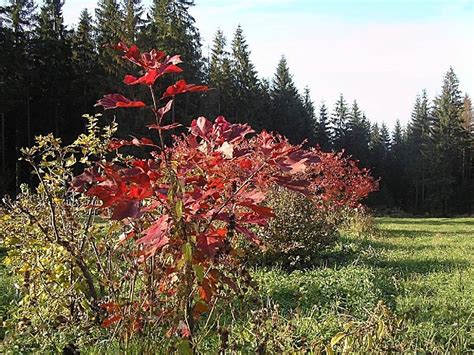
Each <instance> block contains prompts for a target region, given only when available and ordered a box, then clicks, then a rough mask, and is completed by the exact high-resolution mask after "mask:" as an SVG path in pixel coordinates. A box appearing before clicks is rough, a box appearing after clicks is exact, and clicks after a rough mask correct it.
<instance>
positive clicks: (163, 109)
mask: <svg viewBox="0 0 474 355" xmlns="http://www.w3.org/2000/svg"><path fill="white" fill-rule="evenodd" d="M172 106H173V100H169V101H168V102H167V103H166V105H165V106H163V107H160V108H159V109H158V111H157V113H158V116H159V117H160V120H159V122H160V123H161V120H162V119H163V117H164V115H165V114H166V113H168V112H169V111H170V110H171V107H172Z"/></svg>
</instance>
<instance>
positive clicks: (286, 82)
mask: <svg viewBox="0 0 474 355" xmlns="http://www.w3.org/2000/svg"><path fill="white" fill-rule="evenodd" d="M271 104H272V109H271V120H272V123H271V129H272V130H275V131H277V132H279V133H281V134H283V135H284V136H286V137H287V138H288V139H289V140H290V141H291V142H301V141H303V140H304V139H306V138H308V135H309V134H311V132H312V129H311V128H312V126H311V122H310V121H307V120H306V119H305V109H304V106H303V101H302V99H301V96H300V95H299V93H298V90H297V89H296V86H295V83H294V82H293V77H292V75H291V74H290V69H289V67H288V63H287V61H286V58H285V57H284V56H283V57H282V58H281V59H280V62H279V63H278V66H277V69H276V73H275V75H274V77H273V81H272V84H271Z"/></svg>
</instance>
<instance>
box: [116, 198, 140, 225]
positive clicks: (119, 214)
mask: <svg viewBox="0 0 474 355" xmlns="http://www.w3.org/2000/svg"><path fill="white" fill-rule="evenodd" d="M138 207H139V203H138V201H133V200H132V201H124V202H120V203H118V204H117V205H115V206H114V207H113V209H112V211H113V213H112V217H110V219H112V220H115V221H120V220H122V219H124V218H135V217H137V216H138V214H139V212H140V209H139V208H138Z"/></svg>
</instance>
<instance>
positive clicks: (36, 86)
mask: <svg viewBox="0 0 474 355" xmlns="http://www.w3.org/2000/svg"><path fill="white" fill-rule="evenodd" d="M194 4H195V2H194V1H193V0H154V1H152V3H143V5H142V1H140V0H100V1H98V3H97V7H96V9H95V18H94V19H92V16H91V14H89V13H87V12H85V11H84V12H82V13H81V14H80V16H79V17H78V25H77V27H76V28H74V29H72V28H70V27H69V28H68V27H66V26H65V24H64V20H63V16H62V7H63V1H60V0H47V1H44V2H41V3H39V2H34V1H31V0H9V1H6V2H4V4H3V3H2V6H0V45H1V46H2V48H7V49H8V50H7V51H2V52H1V53H0V78H1V80H0V115H1V116H0V117H3V122H4V131H3V136H2V137H1V140H2V145H1V147H2V148H3V147H4V150H3V151H2V152H1V153H2V157H3V156H4V157H5V161H4V163H3V160H2V164H3V165H2V169H1V172H2V174H1V178H0V191H1V192H2V193H5V192H9V193H15V192H17V191H18V187H19V185H20V183H22V182H28V183H31V184H32V186H33V184H34V183H35V181H34V179H31V178H30V175H29V173H28V170H27V168H26V166H25V165H24V164H22V163H18V162H17V158H18V157H19V156H20V154H19V149H20V148H21V147H23V146H28V145H31V144H32V137H34V136H35V135H37V134H46V133H49V132H54V133H55V134H57V135H59V136H61V138H63V140H64V141H65V142H70V141H71V140H72V139H73V138H74V137H75V136H77V133H79V132H81V131H82V130H83V129H84V124H83V120H82V119H81V118H80V117H81V115H82V114H83V113H85V112H87V111H89V110H90V108H91V107H92V105H93V104H94V103H95V101H96V100H97V99H98V98H99V97H100V95H101V94H100V93H103V92H118V87H119V85H120V88H121V89H122V90H124V91H122V92H124V94H125V95H126V96H127V95H131V92H130V91H129V88H124V87H123V85H121V84H118V83H117V81H116V77H117V76H119V77H123V75H125V74H134V75H136V74H137V73H136V72H133V71H132V70H131V68H130V67H128V66H127V65H124V64H122V63H123V61H121V60H120V59H119V56H118V55H117V54H116V53H114V51H113V50H112V49H111V48H108V47H104V44H111V43H117V42H118V41H119V40H124V41H126V42H127V43H128V44H130V43H131V42H136V43H137V44H138V45H139V46H140V48H142V49H144V50H146V49H151V48H157V49H160V50H164V51H165V52H167V53H168V54H170V55H173V54H182V57H183V60H184V68H185V69H186V71H185V74H184V75H183V77H184V78H185V79H186V80H187V81H188V82H194V83H198V84H199V83H204V84H209V85H210V86H211V88H212V90H210V91H209V92H208V94H207V100H202V98H201V97H200V96H199V95H190V96H186V97H185V98H181V97H180V98H179V99H178V100H177V102H176V107H175V115H176V117H177V118H179V119H180V121H181V122H183V123H185V124H186V123H187V122H189V120H190V119H191V118H193V115H194V114H195V113H196V112H201V113H202V114H205V115H208V116H209V117H210V118H213V117H215V116H217V115H224V116H226V117H227V118H228V119H229V120H231V121H239V122H248V123H249V124H251V126H252V127H254V128H255V129H256V130H258V131H260V130H263V129H266V130H270V131H278V132H279V133H282V134H284V135H286V136H288V138H289V139H290V140H291V141H292V142H298V143H299V142H301V141H303V140H304V139H307V140H308V145H311V146H314V145H316V144H319V145H320V147H321V148H322V149H323V150H325V151H329V150H331V149H333V150H335V151H339V150H341V149H345V150H346V152H347V154H348V155H352V156H353V157H354V159H357V160H359V165H360V166H363V167H367V168H369V169H372V171H373V172H374V174H375V175H376V176H377V177H382V181H381V189H380V192H379V193H378V195H379V196H378V197H377V196H373V197H372V198H371V199H369V202H370V203H371V205H372V206H373V207H376V208H380V207H382V205H383V206H385V207H389V208H392V207H393V208H402V209H404V210H406V211H409V212H412V213H417V214H424V213H431V214H439V213H443V214H452V213H469V212H472V210H473V208H474V168H473V167H474V154H473V150H474V148H473V141H474V139H473V136H474V132H473V128H472V127H473V125H472V107H471V100H470V98H469V96H467V94H464V93H461V91H460V90H459V83H458V79H457V77H456V75H455V73H454V70H453V69H450V70H449V72H448V73H447V74H446V76H445V78H444V83H443V87H442V93H441V95H439V96H438V97H437V98H436V99H435V100H434V102H433V101H432V100H431V99H430V98H429V97H428V95H427V94H426V92H422V93H421V94H420V96H419V97H418V98H417V100H416V102H415V105H414V108H413V112H412V116H411V119H410V121H409V122H408V124H407V126H406V127H402V126H401V125H397V126H396V127H395V131H394V132H392V137H389V136H390V134H389V132H388V129H385V128H383V127H381V126H379V127H378V133H376V132H374V130H372V129H371V128H370V123H369V121H368V119H367V118H366V117H365V115H364V113H363V108H361V107H360V106H359V105H358V104H357V102H354V103H353V104H352V105H348V104H347V103H346V100H345V98H344V96H343V95H342V94H341V95H340V97H339V98H338V100H337V102H336V103H335V104H334V106H332V105H333V104H331V105H330V106H331V107H333V109H332V110H330V109H328V108H327V107H326V105H325V104H322V105H321V106H320V109H319V112H318V113H317V114H315V112H314V111H315V110H314V106H315V104H314V100H313V99H312V98H311V94H310V92H309V90H304V91H301V93H300V92H299V91H298V88H297V87H296V85H295V83H294V81H293V78H292V76H291V74H290V72H291V68H289V66H288V63H287V62H286V60H285V59H284V58H283V59H282V60H281V61H280V63H279V65H278V68H277V70H276V73H275V76H274V78H273V80H267V79H265V78H259V77H258V75H257V72H256V69H255V67H254V65H253V63H252V60H251V52H250V48H249V43H248V42H247V40H246V38H245V36H244V32H243V29H242V27H241V26H238V27H237V29H236V31H235V32H234V34H233V37H232V41H229V42H230V43H226V40H225V35H224V33H223V32H222V31H218V32H217V33H216V37H215V40H214V44H213V46H212V49H211V51H210V53H209V55H210V58H208V62H207V63H208V65H207V66H205V65H204V63H205V61H204V59H203V58H202V53H201V39H200V34H199V31H198V29H197V28H196V24H195V20H194V18H193V17H192V16H191V14H190V13H189V9H190V8H191V7H192V6H194ZM145 5H146V6H145ZM176 76H178V77H181V76H182V75H176ZM176 76H175V77H174V79H176ZM170 83H171V81H166V80H164V81H161V82H159V83H157V85H160V86H162V88H164V87H165V86H167V85H169V84H170ZM160 89H161V88H160ZM133 95H134V96H135V97H133V98H134V99H137V100H140V99H142V95H143V93H140V92H139V93H135V94H133ZM318 104H320V103H319V102H318ZM113 117H114V116H113V115H112V114H111V113H109V112H105V113H104V119H105V120H107V121H108V122H110V121H111V120H112V119H113ZM369 118H370V117H369ZM400 119H401V120H402V122H403V121H404V120H406V119H407V117H405V118H404V117H400ZM117 120H118V121H119V122H120V131H119V135H120V136H121V137H128V136H129V135H130V133H131V132H132V131H133V132H139V133H143V135H147V136H149V131H148V130H146V132H145V131H140V129H139V127H142V126H143V124H142V123H143V121H144V120H147V117H146V114H144V113H143V112H141V111H139V110H137V111H134V112H133V113H127V112H118V113H117ZM371 133H373V134H372V138H371ZM377 135H379V136H380V138H377ZM371 139H372V142H371V143H370V140H371ZM377 140H380V141H379V142H377Z"/></svg>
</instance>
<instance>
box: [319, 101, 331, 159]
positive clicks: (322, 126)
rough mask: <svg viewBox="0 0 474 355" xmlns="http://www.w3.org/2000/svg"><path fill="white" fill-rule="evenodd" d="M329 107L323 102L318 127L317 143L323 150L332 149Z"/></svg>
mask: <svg viewBox="0 0 474 355" xmlns="http://www.w3.org/2000/svg"><path fill="white" fill-rule="evenodd" d="M328 119H329V117H328V109H327V107H326V104H325V103H324V102H323V103H322V104H321V107H320V108H319V116H318V121H317V127H316V143H317V144H319V146H320V147H321V150H323V151H325V152H326V151H330V150H331V137H330V132H329V127H328V125H329V121H328Z"/></svg>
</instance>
